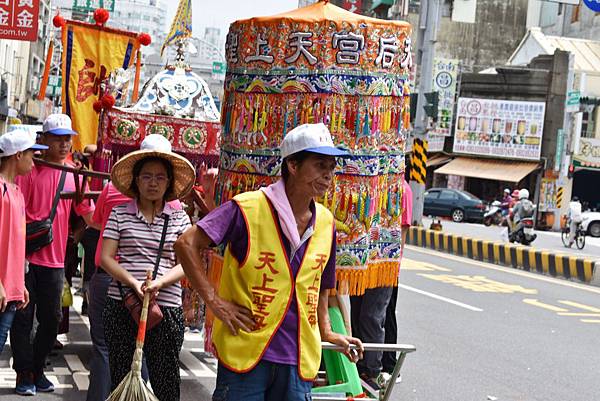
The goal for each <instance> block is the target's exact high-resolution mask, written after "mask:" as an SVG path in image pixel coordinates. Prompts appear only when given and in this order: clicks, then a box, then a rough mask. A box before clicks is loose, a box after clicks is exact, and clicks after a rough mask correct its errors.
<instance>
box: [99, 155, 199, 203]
mask: <svg viewBox="0 0 600 401" xmlns="http://www.w3.org/2000/svg"><path fill="white" fill-rule="evenodd" d="M149 157H159V158H162V159H165V160H167V161H168V162H169V163H171V165H172V166H173V192H172V193H171V194H170V195H169V196H168V197H167V198H166V200H167V201H172V200H174V199H181V198H183V197H184V196H186V195H187V194H188V193H189V192H190V191H191V190H192V187H193V185H194V182H195V181H196V171H195V169H194V166H193V165H192V163H190V162H189V161H188V160H187V159H186V158H185V157H183V156H180V155H178V154H177V153H173V152H163V151H158V150H137V151H135V152H132V153H129V154H128V155H126V156H124V157H123V158H121V159H120V160H119V161H118V162H116V163H115V165H114V166H113V168H112V171H111V173H110V179H111V180H112V183H113V185H114V186H115V187H116V188H117V189H118V190H119V192H121V193H122V194H123V195H125V196H128V197H130V198H135V196H136V194H135V193H134V192H133V191H132V190H131V181H132V180H133V167H134V166H135V164H136V163H137V162H138V161H140V160H143V159H147V158H149Z"/></svg>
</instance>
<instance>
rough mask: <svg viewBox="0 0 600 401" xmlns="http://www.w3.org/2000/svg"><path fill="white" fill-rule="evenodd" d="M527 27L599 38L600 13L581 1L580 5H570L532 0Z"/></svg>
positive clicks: (550, 32) (560, 33) (594, 38)
mask: <svg viewBox="0 0 600 401" xmlns="http://www.w3.org/2000/svg"><path fill="white" fill-rule="evenodd" d="M527 27H528V28H532V27H540V28H541V30H542V32H544V33H545V34H547V35H552V36H566V37H571V38H580V39H592V40H598V39H599V38H600V13H598V12H594V11H592V10H591V9H589V8H588V7H586V5H585V4H583V3H582V2H581V1H580V2H579V4H578V5H569V4H561V3H556V2H549V1H541V0H530V1H529V6H528V9H527Z"/></svg>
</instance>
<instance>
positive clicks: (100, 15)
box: [94, 8, 110, 25]
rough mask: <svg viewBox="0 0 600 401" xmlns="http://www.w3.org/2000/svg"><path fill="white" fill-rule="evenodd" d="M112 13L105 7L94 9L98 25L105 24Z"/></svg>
mask: <svg viewBox="0 0 600 401" xmlns="http://www.w3.org/2000/svg"><path fill="white" fill-rule="evenodd" d="M109 16H110V14H109V13H108V11H106V10H105V9H104V8H97V9H96V10H95V11H94V21H96V25H104V24H105V23H106V21H108V17H109Z"/></svg>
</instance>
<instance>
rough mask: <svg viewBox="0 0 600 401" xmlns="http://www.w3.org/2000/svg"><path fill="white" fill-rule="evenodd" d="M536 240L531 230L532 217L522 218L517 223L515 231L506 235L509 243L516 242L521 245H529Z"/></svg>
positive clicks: (535, 235)
mask: <svg viewBox="0 0 600 401" xmlns="http://www.w3.org/2000/svg"><path fill="white" fill-rule="evenodd" d="M536 238H537V234H536V233H535V232H534V229H533V216H530V217H523V218H521V220H519V222H518V223H517V225H516V227H515V229H514V230H513V231H511V232H510V233H509V234H508V240H509V241H510V242H517V243H519V244H522V245H525V246H527V245H529V244H531V243H532V242H533V241H535V239H536Z"/></svg>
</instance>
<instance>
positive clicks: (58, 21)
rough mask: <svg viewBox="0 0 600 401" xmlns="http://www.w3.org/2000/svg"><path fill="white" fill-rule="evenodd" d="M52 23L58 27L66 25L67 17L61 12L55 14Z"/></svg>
mask: <svg viewBox="0 0 600 401" xmlns="http://www.w3.org/2000/svg"><path fill="white" fill-rule="evenodd" d="M52 25H54V26H55V27H56V28H60V27H61V26H65V19H64V18H63V17H61V16H60V14H57V15H55V16H54V18H52Z"/></svg>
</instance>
